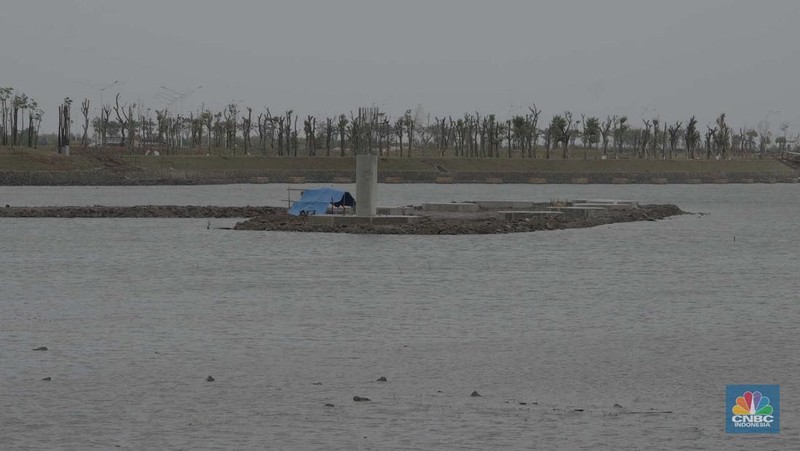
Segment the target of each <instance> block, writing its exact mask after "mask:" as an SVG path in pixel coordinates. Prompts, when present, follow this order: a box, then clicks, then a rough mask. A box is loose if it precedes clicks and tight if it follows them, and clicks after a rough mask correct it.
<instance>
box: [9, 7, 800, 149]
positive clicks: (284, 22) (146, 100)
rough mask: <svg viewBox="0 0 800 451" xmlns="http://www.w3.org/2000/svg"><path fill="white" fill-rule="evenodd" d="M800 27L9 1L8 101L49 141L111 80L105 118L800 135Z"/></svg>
mask: <svg viewBox="0 0 800 451" xmlns="http://www.w3.org/2000/svg"><path fill="white" fill-rule="evenodd" d="M798 24H800V2H798V1H796V0H785V1H784V0H761V1H755V0H669V1H664V0H662V1H650V0H553V1H546V0H540V1H537V0H519V1H517V0H494V1H486V0H481V1H473V0H394V1H384V0H335V1H334V0H328V1H325V0H318V1H313V0H291V1H282V2H276V1H270V0H226V1H207V0H193V1H189V0H136V1H130V0H127V1H117V0H3V1H2V5H0V86H8V87H13V88H16V89H17V90H19V91H22V92H24V93H26V94H28V96H30V97H33V98H35V99H37V100H38V101H39V104H40V106H42V107H43V109H44V110H45V120H44V123H43V127H42V129H43V131H51V130H55V128H56V127H57V112H56V106H57V105H58V104H59V103H60V102H61V101H62V100H63V98H64V97H70V98H72V99H74V100H75V102H76V104H79V103H80V100H82V99H84V98H89V99H90V100H91V102H92V106H93V113H94V114H97V109H96V106H97V105H98V104H99V101H100V95H101V94H100V88H101V87H103V86H105V85H108V84H109V83H112V82H113V81H115V80H116V81H119V83H117V84H116V85H114V86H112V87H110V88H107V89H106V90H105V91H104V92H103V101H104V103H106V104H108V103H111V102H113V100H114V97H115V95H116V94H117V93H119V94H120V95H121V100H122V102H123V103H131V102H136V103H138V104H139V105H143V106H144V107H145V108H152V109H162V108H164V107H165V106H166V104H167V103H168V102H167V101H164V100H162V99H160V98H158V96H157V93H158V92H159V91H163V89H162V88H161V87H162V86H163V87H166V88H169V89H171V90H173V91H176V92H189V91H192V90H194V89H197V88H198V87H200V88H199V89H197V90H196V92H194V93H193V94H191V95H187V97H186V98H185V100H184V101H183V104H182V105H180V104H177V105H175V108H176V109H178V110H183V111H184V113H188V112H189V111H197V110H198V109H199V108H201V107H206V108H211V109H212V110H214V109H221V108H223V107H224V106H225V105H227V104H229V103H236V104H238V105H239V106H240V107H241V108H244V107H251V108H253V111H254V113H255V114H257V113H259V112H262V111H264V108H270V110H271V112H272V113H277V112H282V111H284V110H286V109H293V110H294V111H295V112H296V113H298V114H300V115H302V116H305V115H309V114H310V115H314V116H319V117H322V116H327V115H336V114H340V113H349V112H350V111H352V110H357V109H358V107H360V106H371V105H375V106H379V107H380V108H381V109H382V110H383V111H386V112H388V113H389V114H391V115H393V116H397V115H399V114H402V113H403V112H404V111H405V110H406V109H412V110H418V111H422V112H424V113H425V116H427V115H428V114H430V116H431V118H433V117H434V116H437V115H438V116H442V115H453V116H456V115H458V116H461V115H463V114H464V113H466V112H474V111H476V110H477V111H480V112H481V113H496V114H497V115H498V116H499V117H501V118H507V117H510V116H511V115H514V114H524V113H526V112H527V111H528V110H527V107H528V106H529V105H532V104H534V103H535V104H536V105H537V106H538V107H539V108H540V109H541V110H543V113H542V115H543V117H545V118H549V117H550V116H552V115H553V114H559V113H562V112H564V111H565V110H569V111H572V112H573V114H575V115H576V116H578V115H580V114H581V113H583V114H586V115H587V116H599V117H601V118H602V117H605V116H606V115H610V114H617V115H628V116H629V117H630V118H631V119H632V120H633V121H634V123H641V122H640V120H641V119H643V118H647V119H650V118H652V117H660V118H661V119H662V121H669V122H674V121H679V120H680V121H683V122H684V123H685V122H686V121H687V120H688V118H689V117H690V116H691V115H693V114H694V115H697V117H698V120H699V122H700V124H706V123H711V122H713V120H714V119H715V117H716V116H717V115H719V114H720V113H722V112H724V113H727V117H728V120H729V124H731V125H732V126H734V127H735V128H736V127H744V126H750V127H755V126H756V125H757V124H758V123H759V122H760V121H762V120H764V119H767V120H768V121H769V123H770V125H771V126H772V127H773V128H774V129H777V128H778V127H779V126H780V124H782V123H784V122H788V123H789V124H790V126H791V130H793V131H794V132H795V133H797V132H800V109H799V108H798V106H799V105H800V90H798V89H797V84H798V80H800V77H799V75H800V26H798ZM161 97H162V98H163V96H161ZM75 110H76V111H74V112H73V118H75V117H77V115H78V114H79V113H78V111H77V108H76V109H75ZM112 116H113V115H112ZM431 120H432V119H431Z"/></svg>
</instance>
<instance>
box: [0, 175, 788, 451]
mask: <svg viewBox="0 0 800 451" xmlns="http://www.w3.org/2000/svg"><path fill="white" fill-rule="evenodd" d="M345 187H346V188H347V186H345ZM285 188H286V186H285V185H229V186H190V187H142V188H131V187H100V188H95V187H75V188H63V187H55V188H53V187H21V188H16V187H2V188H0V203H2V204H12V205H92V204H105V205H133V204H206V205H256V204H265V203H266V204H271V205H281V200H282V199H285V198H286V197H285V196H286V190H285ZM350 188H351V187H350ZM797 189H798V187H797V186H796V185H727V186H717V185H700V186H698V185H668V186H631V185H628V186H598V185H591V186H578V185H544V186H531V185H381V186H380V197H381V202H380V203H381V204H385V205H391V204H407V203H417V202H421V201H450V200H478V199H516V200H548V199H551V198H561V199H564V198H578V197H591V198H626V199H635V200H640V201H643V202H672V203H676V204H678V205H679V206H681V207H682V208H683V209H684V210H689V211H694V212H704V213H707V215H704V216H700V215H691V216H682V217H678V218H673V219H669V220H665V221H659V222H642V223H629V224H614V225H610V226H603V227H598V228H592V229H580V230H566V231H552V232H537V233H531V234H511V235H496V236H442V237H429V236H385V235H381V236H368V235H344V234H341V235H323V234H296V233H277V232H237V231H228V230H215V229H212V230H207V229H206V222H207V221H206V220H204V219H189V220H185V219H162V220H151V219H142V220H138V219H0V267H2V268H3V269H2V272H1V273H0V274H1V275H2V285H0V404H1V405H2V409H0V448H2V449H81V450H83V449H119V448H121V449H264V448H275V449H440V448H456V449H481V450H483V449H496V448H500V447H511V448H533V447H536V448H543V449H588V448H592V449H595V448H600V449H602V448H614V449H627V448H633V449H640V448H641V449H681V448H684V449H697V448H700V449H703V448H704V449H720V448H723V447H725V448H733V449H735V448H741V449H745V448H753V447H759V448H761V449H779V448H796V445H797V444H798V443H800V430H799V429H798V414H797V412H798V409H797V408H796V407H797V406H798V405H800V396H798V394H797V393H798V388H800V387H798V383H797V380H798V378H797V373H798V370H800V338H798V334H797V324H798V321H800V313H799V312H798V300H797V293H796V289H797V282H796V280H797V274H798V270H800V263H798V256H799V255H800V244H798V240H797V230H798V226H799V225H800V208H799V207H800V199H799V198H798V192H797ZM234 222H235V221H233V220H214V221H213V222H212V224H213V225H214V226H217V227H224V226H230V225H232V224H233V223H234ZM734 236H735V241H734ZM37 346H47V347H48V348H49V350H48V351H47V352H34V351H32V349H33V348H35V347H37ZM208 375H213V376H214V377H215V378H216V381H215V382H206V381H205V378H206V377H207V376H208ZM46 376H49V377H52V379H53V380H52V381H50V382H45V381H41V379H42V378H43V377H46ZM381 376H385V377H387V378H388V382H385V383H380V382H376V379H377V378H379V377H381ZM318 383H321V384H322V385H315V384H318ZM733 383H775V384H781V395H782V399H781V401H782V405H783V409H782V416H783V418H782V433H781V434H780V435H779V436H757V437H743V436H729V435H726V434H725V433H724V417H725V406H724V391H725V384H733ZM473 390H477V391H478V392H479V393H481V394H482V395H483V396H482V397H470V396H469V395H470V393H471V392H472V391H473ZM354 395H358V396H366V397H368V398H370V399H372V401H371V402H365V403H355V402H353V401H352V397H353V396H354ZM520 402H525V403H528V404H526V405H521V404H520ZM326 403H331V404H334V405H335V407H325V404H326ZM532 403H537V404H532ZM614 404H619V405H621V406H622V408H618V407H614ZM575 409H584V410H583V411H582V412H581V411H576V410H575ZM651 409H652V410H651ZM649 411H671V412H672V413H663V414H659V413H655V414H640V413H632V412H649Z"/></svg>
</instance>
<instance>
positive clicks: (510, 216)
mask: <svg viewBox="0 0 800 451" xmlns="http://www.w3.org/2000/svg"><path fill="white" fill-rule="evenodd" d="M563 214H564V213H562V212H560V211H553V210H548V211H524V210H509V211H498V212H497V219H504V220H506V221H514V220H517V219H525V218H543V217H551V216H558V215H563Z"/></svg>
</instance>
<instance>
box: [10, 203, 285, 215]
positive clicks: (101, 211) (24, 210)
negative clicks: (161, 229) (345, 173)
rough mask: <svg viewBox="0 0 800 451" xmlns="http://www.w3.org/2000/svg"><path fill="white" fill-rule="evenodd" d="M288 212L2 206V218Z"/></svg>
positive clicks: (277, 210)
mask: <svg viewBox="0 0 800 451" xmlns="http://www.w3.org/2000/svg"><path fill="white" fill-rule="evenodd" d="M279 214H286V209H285V208H284V209H281V208H273V207H207V206H193V205H188V206H180V205H139V206H134V207H104V206H93V207H3V206H0V218H253V217H264V216H273V215H279Z"/></svg>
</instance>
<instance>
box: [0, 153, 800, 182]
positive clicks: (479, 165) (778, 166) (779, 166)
mask: <svg viewBox="0 0 800 451" xmlns="http://www.w3.org/2000/svg"><path fill="white" fill-rule="evenodd" d="M798 169H799V168H798V163H797V161H796V160H792V159H772V158H766V159H728V160H687V159H671V160H656V159H560V158H554V159H533V158H456V157H441V156H433V155H431V156H418V157H402V158H400V157H389V156H384V157H381V158H380V160H379V163H378V178H379V182H381V183H487V184H494V183H531V184H538V183H571V184H586V183H602V184H626V183H633V184H665V183H792V182H797V181H798V176H800V171H799V170H798ZM354 174H355V158H353V157H352V156H346V157H324V156H323V157H308V156H298V157H259V156H242V155H237V156H233V155H197V154H194V155H189V154H187V155H158V156H155V155H130V154H125V153H121V152H119V151H114V150H102V151H101V150H94V151H92V150H89V151H85V152H76V153H75V154H73V155H71V156H64V155H58V154H56V153H54V152H52V151H46V150H19V149H17V150H8V149H5V150H2V149H0V185H4V186H14V185H17V186H23V185H92V186H94V185H195V184H234V183H324V184H331V183H336V184H348V183H354V181H355V177H354Z"/></svg>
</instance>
